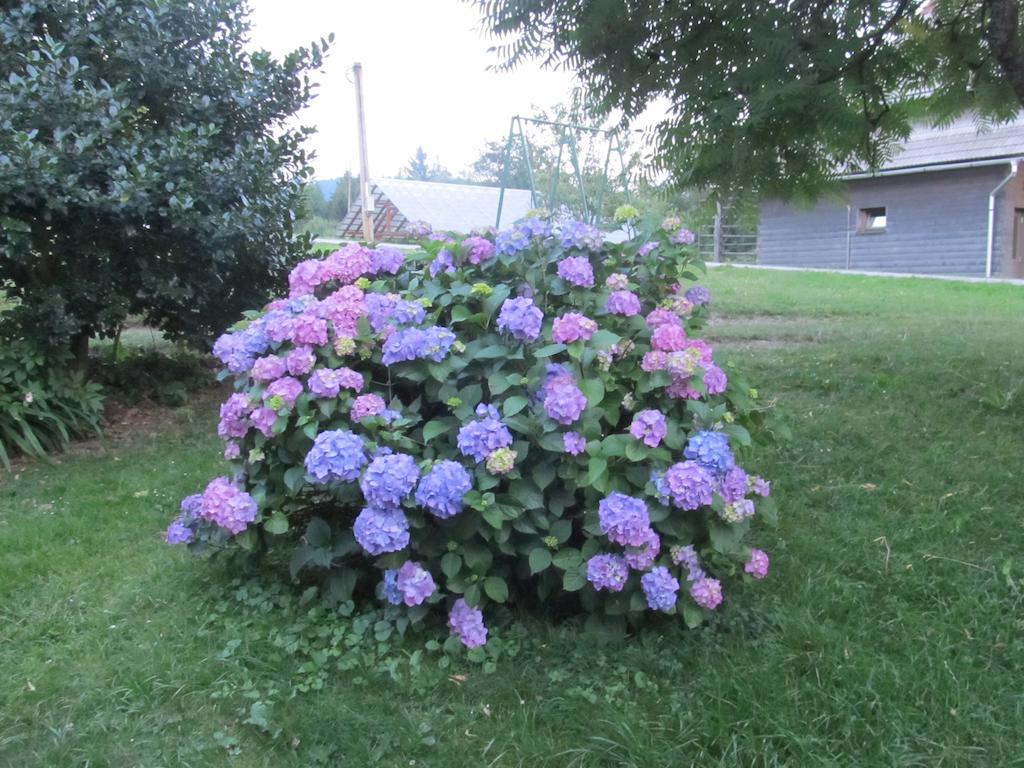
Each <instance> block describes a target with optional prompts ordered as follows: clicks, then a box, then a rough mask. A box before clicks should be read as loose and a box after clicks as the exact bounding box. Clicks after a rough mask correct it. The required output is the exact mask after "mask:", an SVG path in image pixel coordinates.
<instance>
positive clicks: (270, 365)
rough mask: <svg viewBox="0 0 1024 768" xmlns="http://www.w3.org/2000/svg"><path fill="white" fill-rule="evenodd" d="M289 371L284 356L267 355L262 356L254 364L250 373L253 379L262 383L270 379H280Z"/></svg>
mask: <svg viewBox="0 0 1024 768" xmlns="http://www.w3.org/2000/svg"><path fill="white" fill-rule="evenodd" d="M287 372H288V363H287V362H286V361H285V359H284V358H283V357H278V356H277V355H267V356H266V357H261V358H258V359H257V360H256V362H254V363H253V364H252V370H251V371H250V372H249V375H250V376H252V380H253V381H255V382H258V383H260V384H266V383H267V382H268V381H273V380H274V379H280V378H281V377H282V376H284V375H285V374H286V373H287Z"/></svg>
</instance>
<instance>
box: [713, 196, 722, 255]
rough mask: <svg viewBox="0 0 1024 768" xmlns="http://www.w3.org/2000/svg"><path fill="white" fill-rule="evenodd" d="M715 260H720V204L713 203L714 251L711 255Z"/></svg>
mask: <svg viewBox="0 0 1024 768" xmlns="http://www.w3.org/2000/svg"><path fill="white" fill-rule="evenodd" d="M711 258H712V259H713V260H714V261H715V262H720V261H721V260H722V204H721V203H719V202H716V203H715V252H714V255H713V256H712V257H711Z"/></svg>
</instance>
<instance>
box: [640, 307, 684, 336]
mask: <svg viewBox="0 0 1024 768" xmlns="http://www.w3.org/2000/svg"><path fill="white" fill-rule="evenodd" d="M645 319H646V320H647V327H648V328H650V329H651V332H652V333H653V332H654V330H655V329H657V328H660V327H661V326H663V325H678V326H682V324H683V321H682V320H681V319H680V318H679V315H677V314H676V313H675V312H673V311H672V310H671V309H665V308H664V307H658V308H657V309H652V310H651V311H650V312H649V313H648V314H647V317H646V318H645Z"/></svg>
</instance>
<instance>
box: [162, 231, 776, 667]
mask: <svg viewBox="0 0 1024 768" xmlns="http://www.w3.org/2000/svg"><path fill="white" fill-rule="evenodd" d="M424 234H425V235H426V239H425V240H424V241H423V248H422V250H420V251H417V252H414V253H408V254H405V253H403V252H401V251H399V250H397V249H394V248H391V247H388V246H381V247H380V248H377V249H375V250H371V249H368V248H365V247H362V246H359V245H355V244H352V245H348V246H345V247H344V248H342V249H340V250H338V251H336V252H334V253H332V254H330V255H329V256H327V257H326V258H323V259H313V260H309V261H305V262H302V263H301V264H299V265H297V266H296V267H295V268H294V269H293V271H292V273H291V276H290V280H289V295H288V297H287V298H282V299H279V300H277V301H274V302H271V303H270V304H269V305H268V306H266V307H265V308H264V309H263V310H262V311H259V312H253V313H251V314H250V315H249V316H248V317H247V318H246V319H245V320H244V321H243V322H241V323H239V324H238V325H237V326H236V327H235V328H233V329H232V330H231V331H230V332H229V333H226V334H225V335H223V336H222V337H221V338H220V339H218V341H217V343H216V345H215V348H214V352H215V355H216V356H217V358H218V359H219V360H220V361H221V362H222V363H223V365H224V367H225V371H224V374H223V375H224V376H225V377H228V378H231V379H232V380H233V382H234V388H235V393H234V394H232V395H231V396H230V397H228V398H227V400H226V401H225V402H224V404H223V406H222V408H221V412H220V422H219V424H218V432H219V434H220V436H221V437H222V438H223V439H224V441H225V449H224V455H225V458H226V459H227V460H228V462H229V464H230V470H229V471H227V472H226V473H225V474H224V476H222V477H218V478H216V479H214V480H212V481H211V482H210V484H209V485H208V486H207V488H206V489H205V490H204V491H203V492H202V493H199V494H196V495H194V496H190V497H188V498H187V499H185V500H184V502H183V503H182V507H181V515H180V516H179V517H178V518H177V519H176V520H175V521H174V522H173V523H171V525H170V527H169V528H168V530H167V534H166V539H167V541H168V542H169V543H174V544H188V545H189V546H190V547H192V548H194V549H196V550H209V549H210V548H211V547H212V548H215V549H217V550H220V549H224V548H239V549H241V550H247V551H251V552H263V551H265V550H266V549H268V548H269V547H271V546H274V547H280V546H287V547H290V548H291V550H292V551H291V570H292V575H293V577H298V576H300V575H301V574H310V575H315V576H317V577H320V578H323V579H324V581H325V583H326V590H327V593H328V594H329V595H330V596H332V597H333V598H334V599H336V600H356V601H366V600H377V601H380V602H382V603H385V604H390V605H393V606H396V608H395V610H399V611H404V612H407V617H408V619H409V620H411V621H419V620H422V619H423V618H424V617H425V616H426V615H427V614H428V612H430V611H436V612H439V613H440V612H443V614H444V615H446V616H447V623H448V627H449V628H450V630H451V632H452V635H453V637H456V638H458V639H459V640H460V641H461V642H462V643H463V644H464V645H466V646H469V647H475V646H478V645H481V644H483V643H485V642H486V638H487V633H488V630H487V623H486V619H487V614H488V612H489V611H491V612H492V611H493V608H492V606H493V604H495V603H510V602H519V603H523V602H526V601H530V600H534V601H538V600H539V601H544V602H552V601H562V602H569V603H571V604H572V605H574V606H576V607H577V608H578V609H581V610H583V611H586V612H589V613H591V614H593V615H594V616H621V617H627V618H629V619H630V620H636V619H639V618H640V617H641V616H642V615H644V614H649V613H652V612H653V613H658V614H672V615H679V616H682V618H683V620H685V622H686V623H687V624H688V625H690V626H695V625H697V624H699V623H700V622H701V621H702V620H703V619H704V618H706V616H707V615H708V612H710V611H714V610H716V609H718V608H719V606H720V605H721V604H722V603H723V601H726V600H727V599H728V595H729V592H730V590H732V589H735V588H737V587H738V584H739V583H740V582H741V581H742V580H747V581H748V582H751V583H752V582H753V580H755V579H763V578H765V576H766V575H767V573H768V565H769V559H768V555H767V554H766V553H765V552H763V551H761V550H758V549H751V548H749V547H747V546H745V545H744V544H743V538H744V535H745V534H746V533H747V530H748V528H749V527H750V525H751V522H752V520H753V519H754V518H757V517H764V518H767V519H768V520H769V521H771V519H772V518H773V516H774V511H773V508H772V504H771V500H770V499H769V498H768V496H769V492H770V489H769V484H768V482H767V481H766V480H765V479H763V478H761V477H758V476H755V475H753V474H748V473H747V472H746V471H744V469H742V468H741V467H740V465H739V462H738V459H739V458H742V457H743V455H744V452H745V450H746V448H747V447H748V446H749V445H750V444H751V439H752V433H753V435H754V436H757V435H758V434H764V433H765V430H764V421H765V418H766V416H767V414H768V410H769V409H767V408H766V407H763V406H762V405H761V404H760V402H759V400H758V397H757V393H756V391H754V390H752V389H750V388H749V386H748V385H747V384H746V383H745V382H744V381H743V380H742V378H741V377H740V375H739V374H738V373H737V372H735V371H734V370H732V369H729V370H725V369H723V368H722V367H721V366H720V365H719V362H717V361H716V359H715V357H714V355H713V354H712V349H711V347H710V346H709V345H708V344H707V343H705V342H704V341H702V340H700V339H699V338H697V336H696V332H697V331H698V330H699V329H700V328H701V326H702V323H703V321H704V320H705V318H706V316H707V313H708V311H709V310H708V305H709V302H710V300H711V297H710V295H709V294H708V291H707V290H706V289H704V288H703V287H701V286H697V285H692V286H690V287H688V288H687V287H686V286H687V283H688V281H691V280H693V279H695V278H696V275H695V273H694V271H693V267H694V266H701V265H699V264H698V263H697V262H696V260H695V257H694V255H693V254H692V252H691V250H692V249H691V244H692V242H693V236H692V233H690V232H688V231H687V230H685V229H684V228H682V227H681V225H680V223H679V222H678V221H676V220H671V219H670V220H667V221H665V222H664V223H663V224H662V225H661V226H660V227H658V228H657V229H654V230H653V231H648V232H647V233H646V234H645V236H643V237H639V236H638V237H636V238H634V239H632V240H630V241H628V242H625V243H621V244H610V243H607V242H605V240H604V238H603V236H602V234H601V233H600V232H599V231H598V230H597V229H595V228H594V227H591V226H589V225H587V224H584V223H582V222H575V221H570V222H563V223H561V224H553V223H551V222H549V221H547V220H544V219H542V218H529V219H526V220H523V221H521V222H519V223H517V224H516V225H515V226H513V227H512V228H511V229H509V230H507V231H503V232H493V231H482V232H476V233H473V234H472V235H470V236H468V237H463V236H456V235H453V234H449V233H424Z"/></svg>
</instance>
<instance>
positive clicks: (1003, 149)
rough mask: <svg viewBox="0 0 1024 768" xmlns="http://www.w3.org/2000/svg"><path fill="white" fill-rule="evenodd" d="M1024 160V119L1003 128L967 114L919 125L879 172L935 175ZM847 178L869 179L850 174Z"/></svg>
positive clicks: (860, 174) (1007, 124) (862, 174)
mask: <svg viewBox="0 0 1024 768" xmlns="http://www.w3.org/2000/svg"><path fill="white" fill-rule="evenodd" d="M1018 157H1024V116H1018V117H1017V119H1016V120H1014V121H1013V122H1010V123H1004V124H1001V125H995V126H987V125H982V124H980V123H979V121H978V117H977V115H973V114H966V115H962V116H961V117H959V118H957V120H956V121H954V122H953V123H952V124H951V125H947V126H942V127H939V128H936V127H933V126H930V125H926V124H919V125H917V126H915V127H914V129H913V131H912V132H911V134H910V137H909V138H908V139H907V140H906V141H905V142H903V144H902V146H901V147H900V148H899V149H898V150H897V151H896V152H895V154H894V155H893V156H892V158H890V159H889V160H888V161H886V162H885V163H883V164H882V166H881V167H880V168H879V169H878V170H879V171H880V172H883V173H885V172H891V171H899V172H904V173H912V172H913V171H914V170H916V169H920V170H921V171H922V172H923V171H934V170H937V169H938V168H939V167H941V166H946V165H955V164H962V163H972V162H986V161H990V162H996V161H999V160H1001V159H1002V160H1011V159H1013V158H1018ZM845 175H846V176H857V177H862V176H869V175H871V174H870V173H868V172H851V173H848V174H845Z"/></svg>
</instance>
